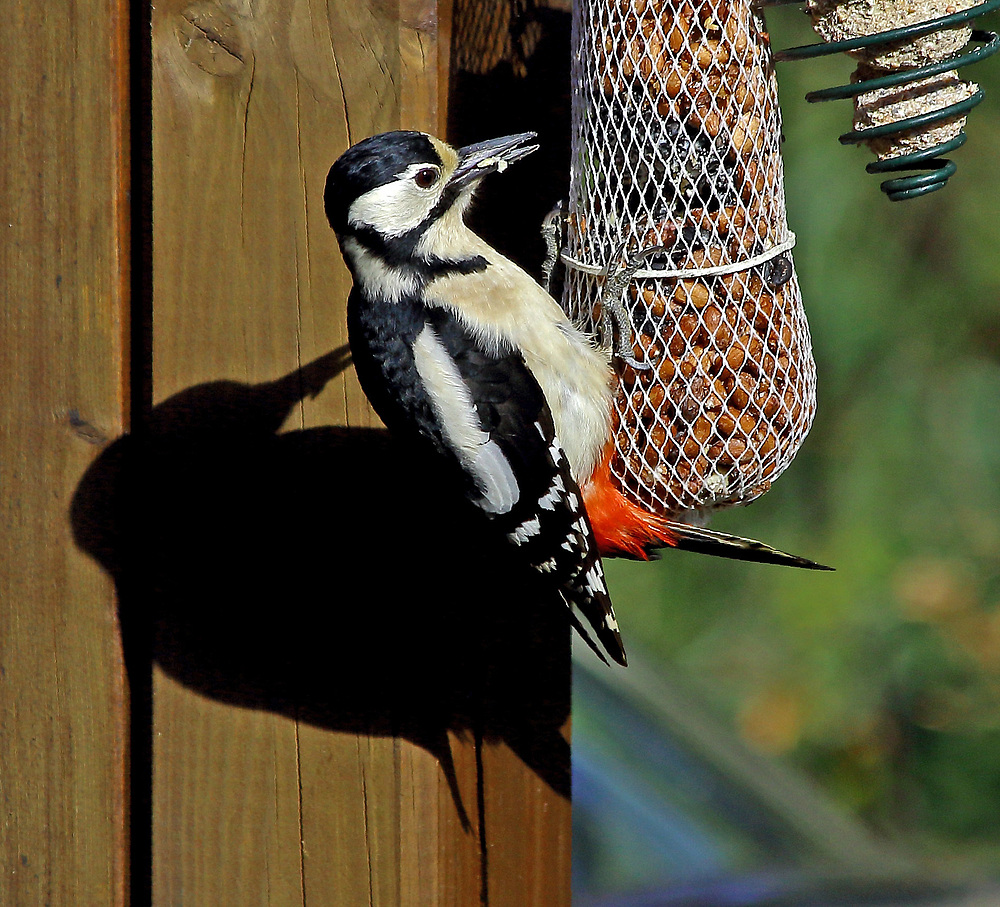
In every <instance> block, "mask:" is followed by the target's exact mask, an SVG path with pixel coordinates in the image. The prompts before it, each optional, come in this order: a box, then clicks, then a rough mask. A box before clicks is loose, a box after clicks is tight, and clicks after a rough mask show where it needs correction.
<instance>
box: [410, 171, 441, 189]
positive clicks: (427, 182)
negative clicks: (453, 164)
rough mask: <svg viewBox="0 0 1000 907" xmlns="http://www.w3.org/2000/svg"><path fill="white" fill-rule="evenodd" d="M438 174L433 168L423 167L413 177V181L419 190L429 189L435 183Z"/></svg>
mask: <svg viewBox="0 0 1000 907" xmlns="http://www.w3.org/2000/svg"><path fill="white" fill-rule="evenodd" d="M437 178H438V172H437V170H436V169H435V168H434V167H424V168H423V169H422V170H418V171H417V172H416V174H415V175H414V177H413V181H414V182H415V183H416V184H417V185H418V186H419V187H420V188H421V189H430V187H431V186H433V185H434V184H435V183H436V182H437Z"/></svg>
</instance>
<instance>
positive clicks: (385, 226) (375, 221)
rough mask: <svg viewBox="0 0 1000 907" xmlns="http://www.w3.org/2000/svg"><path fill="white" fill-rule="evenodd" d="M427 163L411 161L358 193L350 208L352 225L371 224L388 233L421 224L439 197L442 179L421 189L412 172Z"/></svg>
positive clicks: (378, 231) (398, 234)
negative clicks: (394, 174)
mask: <svg viewBox="0 0 1000 907" xmlns="http://www.w3.org/2000/svg"><path fill="white" fill-rule="evenodd" d="M428 166H430V165H428V164H411V165H410V166H409V167H407V168H406V170H405V171H403V173H401V174H400V175H399V176H398V177H397V178H396V179H394V180H392V181H391V182H389V183H385V184H384V185H382V186H376V187H375V188H374V189H369V190H368V191H367V192H366V193H365V194H364V195H360V196H358V198H356V199H355V200H354V203H353V204H352V205H351V207H350V208H349V209H348V211H347V221H348V223H349V224H350V225H351V226H352V227H371V228H372V229H373V230H375V232H376V233H379V234H381V235H382V236H385V237H389V238H391V237H394V236H402V235H403V234H404V233H409V232H410V230H414V229H416V228H417V227H419V226H420V225H421V224H422V223H423V222H424V221H425V220H426V219H427V217H428V216H429V215H430V213H431V211H433V210H434V206H435V205H436V204H437V201H438V199H439V198H440V195H441V193H440V188H439V186H440V183H439V184H438V186H435V187H433V188H431V189H421V188H420V187H419V186H417V184H416V183H415V182H413V179H412V177H413V175H414V174H415V173H416V172H417V171H418V170H423V169H424V168H426V167H428Z"/></svg>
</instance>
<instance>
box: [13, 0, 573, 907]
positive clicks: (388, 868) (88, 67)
mask: <svg viewBox="0 0 1000 907" xmlns="http://www.w3.org/2000/svg"><path fill="white" fill-rule="evenodd" d="M5 13H6V15H5V22H4V25H3V27H2V28H0V54H2V59H3V60H4V63H5V69H6V73H5V78H4V79H3V80H0V116H2V117H3V120H2V125H0V154H2V157H3V167H2V169H0V235H2V238H0V256H2V257H0V279H2V280H3V283H4V289H5V294H4V299H3V302H2V305H3V310H2V313H0V388H2V391H3V397H4V402H3V405H2V406H0V419H2V430H0V527H2V528H0V533H2V553H0V558H2V561H0V708H2V713H0V721H2V725H0V810H2V823H0V903H2V904H4V905H8V907H15V905H16V907H20V905H36V904H49V905H53V907H59V905H74V907H76V905H105V904H107V905H123V904H128V903H131V904H133V905H140V904H143V903H147V902H149V903H152V904H155V905H158V907H159V905H164V907H167V905H170V907H173V905H181V904H183V905H197V907H201V905H205V907H225V905H239V907H247V905H257V904H260V905H265V904H266V905H305V904H308V905H310V907H315V905H323V907H327V905H361V904H375V905H410V904H412V905H437V904H442V905H463V907H464V905H470V904H485V903H488V904H490V905H504V904H510V905H531V904H538V905H546V907H548V905H558V904H565V903H568V901H569V816H570V801H569V744H568V713H569V636H568V630H567V628H566V627H565V625H564V624H562V623H560V622H559V621H546V620H544V619H542V618H540V617H539V616H538V614H537V609H534V611H533V610H532V608H531V607H530V596H526V595H525V593H524V590H523V589H522V588H521V587H520V586H519V585H518V580H517V578H516V576H515V575H514V571H513V570H512V569H510V568H508V567H507V566H505V565H503V564H502V557H503V553H502V552H496V551H491V550H490V549H489V546H488V544H487V543H486V542H485V541H483V540H477V539H471V538H468V532H467V531H465V530H464V529H462V528H459V530H458V531H457V532H456V527H455V523H454V519H456V518H455V517H454V516H453V515H451V514H448V513H447V512H445V510H444V509H443V508H442V506H441V505H440V503H439V501H438V500H437V499H436V497H435V495H434V488H433V477H432V476H429V475H428V474H427V473H426V472H424V471H422V470H419V469H417V468H416V467H415V466H414V465H413V464H410V463H407V462H405V461H402V462H401V461H400V458H399V457H398V455H397V452H396V451H395V450H394V448H393V447H392V445H391V444H390V443H389V442H387V440H386V439H385V437H384V436H383V434H382V433H381V432H379V431H378V430H377V426H376V425H375V420H374V418H373V416H372V415H371V413H370V411H369V409H368V407H367V404H366V402H365V401H364V399H363V396H362V394H361V393H360V390H359V388H358V386H357V383H356V381H355V379H354V377H353V372H352V370H351V368H350V363H349V358H348V356H347V352H346V349H345V344H346V336H345V325H344V303H345V299H346V295H347V292H348V288H349V278H348V276H347V273H346V270H345V268H344V266H343V263H342V261H341V258H340V255H339V252H338V251H337V248H336V241H335V238H334V236H333V234H332V232H331V231H330V229H329V227H328V226H327V224H326V220H325V216H324V212H323V204H322V195H323V185H324V180H325V176H326V172H327V170H328V168H329V166H330V164H331V163H332V161H333V160H334V159H335V158H336V157H337V155H338V154H339V153H340V152H341V151H343V150H344V149H345V148H346V147H347V146H348V144H350V143H351V142H352V141H356V140H357V139H359V138H362V137H363V136H365V135H368V134H371V133H374V132H378V131H382V130H386V129H392V128H397V127H406V128H420V129H425V130H428V131H433V132H436V133H438V134H445V132H446V121H447V117H446V113H447V97H448V86H449V77H448V72H449V70H448V60H449V27H448V26H449V21H450V18H449V16H450V9H449V4H448V2H447V0H439V2H435V0H399V2H388V3H387V2H381V0H326V2H319V3H312V2H309V0H274V2H270V3H262V2H260V3H251V2H249V0H194V2H190V0H161V2H158V3H156V4H155V5H154V6H153V7H152V8H149V7H145V6H143V5H142V4H129V3H126V2H125V0H98V2H93V3H82V2H71V0H53V2H51V3H48V4H45V7H44V14H43V11H42V9H41V7H39V6H38V5H37V4H31V3H28V2H27V0H14V2H12V3H10V4H8V8H7V9H6V10H5ZM481 137H487V136H486V135H485V134H484V135H483V136H481ZM526 627H530V628H531V632H530V633H528V632H526Z"/></svg>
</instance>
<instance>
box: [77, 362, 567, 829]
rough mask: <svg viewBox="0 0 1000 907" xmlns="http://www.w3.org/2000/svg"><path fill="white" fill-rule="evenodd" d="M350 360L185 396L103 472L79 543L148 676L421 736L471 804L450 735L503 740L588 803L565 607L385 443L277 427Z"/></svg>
mask: <svg viewBox="0 0 1000 907" xmlns="http://www.w3.org/2000/svg"><path fill="white" fill-rule="evenodd" d="M348 362H349V358H348V355H347V352H346V349H340V350H337V351H334V352H333V353H330V354H328V355H326V356H324V357H322V358H320V359H318V360H316V361H314V362H312V363H310V364H309V365H306V366H305V367H303V368H302V369H300V370H298V371H295V372H293V373H291V374H289V375H287V376H285V377H283V378H281V379H279V380H277V381H274V382H270V383H264V384H258V385H248V384H240V383H237V382H231V381H219V382H213V383H208V384H202V385H198V386H196V387H191V388H188V389H187V390H184V391H182V392H181V393H178V394H177V395H175V396H174V397H171V398H170V399H168V400H166V401H164V402H163V403H161V404H159V405H158V406H155V407H153V409H152V410H151V412H150V413H149V414H148V416H147V418H146V419H145V420H144V426H143V429H142V431H141V432H140V433H135V434H133V435H130V436H125V437H122V438H119V439H118V440H117V441H115V442H114V443H113V444H111V445H110V446H109V447H108V448H107V449H106V450H105V451H104V453H103V454H102V455H101V456H100V457H99V458H98V459H97V461H96V462H95V463H94V464H93V466H92V467H91V468H90V469H89V470H88V472H87V473H86V474H85V476H84V477H83V479H82V480H81V482H80V485H79V487H78V488H77V491H76V494H75V497H74V500H73V504H72V512H71V517H72V525H73V531H74V534H75V538H76V540H77V543H78V544H79V545H80V547H82V548H83V549H84V550H85V551H87V552H88V553H89V554H91V555H92V556H93V557H94V558H95V559H97V560H98V561H99V562H100V563H101V564H102V565H103V566H104V567H105V569H107V570H108V572H109V573H110V574H111V575H112V576H113V577H114V580H115V582H116V584H117V587H118V592H119V603H120V612H121V621H122V629H123V637H124V644H125V650H126V667H127V669H128V672H129V677H130V680H131V681H136V680H137V679H138V680H139V681H141V680H142V678H145V677H147V676H148V672H149V668H150V663H151V660H155V661H156V662H157V663H159V664H160V665H161V666H162V667H163V668H164V669H165V670H166V671H168V672H169V673H170V674H172V675H173V676H174V677H176V678H177V679H179V680H180V681H182V682H183V683H184V684H186V685H187V686H189V687H191V688H192V689H195V690H197V691H198V692H200V693H202V694H204V695H206V696H212V697H214V698H217V699H220V700H224V701H226V702H231V703H234V704H237V705H240V706H245V707H251V708H258V709H268V710H271V711H275V712H281V713H284V714H287V715H290V716H292V717H294V718H296V719H300V720H302V721H306V722H310V723H312V724H315V725H318V726H321V727H327V728H333V729H337V730H342V731H350V732H354V733H364V734H374V735H393V736H400V737H404V738H406V739H408V740H410V741H412V742H413V743H415V744H417V745H419V746H421V747H424V748H425V749H427V750H428V751H430V752H431V753H433V754H434V755H435V756H436V757H437V758H438V759H439V760H440V762H441V765H442V768H443V771H444V772H445V773H446V774H447V775H448V777H449V781H450V782H451V783H452V790H453V792H454V793H455V794H456V796H457V788H455V786H454V775H453V772H452V768H451V764H452V763H451V757H450V751H449V743H448V738H447V732H448V731H449V730H454V731H459V732H469V733H470V734H474V735H475V737H476V739H483V740H487V741H490V740H502V741H505V742H506V743H507V744H508V745H509V746H510V747H511V748H512V749H513V750H514V751H515V752H516V753H517V754H518V755H519V756H520V757H521V758H522V759H523V760H524V762H525V763H526V764H527V765H528V766H530V767H531V768H532V769H533V770H534V771H535V772H536V773H537V774H538V776H539V777H540V778H542V779H543V780H544V781H545V782H546V783H547V784H548V785H550V786H551V787H552V788H553V789H554V790H556V791H557V792H558V793H560V794H561V795H563V796H569V785H570V762H569V747H568V745H567V744H566V741H565V740H564V739H563V737H562V735H561V733H560V728H561V727H562V725H563V723H564V721H565V720H566V718H567V715H568V710H569V683H570V669H569V644H568V634H569V624H568V619H567V615H566V612H565V610H564V608H563V606H562V605H561V604H560V603H559V602H557V601H551V602H550V601H542V600H540V599H539V594H540V593H539V592H538V590H537V588H533V587H532V586H531V584H530V577H528V576H526V575H525V574H524V573H522V572H521V569H520V568H519V565H518V564H516V563H515V562H514V561H513V559H512V558H511V557H510V556H509V552H508V550H507V548H508V546H507V545H506V544H504V543H502V540H500V539H497V538H494V537H493V536H492V534H491V533H490V532H488V531H487V532H484V531H483V530H484V529H485V528H487V527H485V526H483V525H481V524H480V522H479V520H478V519H477V517H478V515H477V514H476V513H474V512H473V511H471V510H470V509H467V505H465V503H464V502H463V501H461V500H456V499H453V498H452V497H450V496H449V494H448V488H449V484H448V483H447V482H446V481H445V480H443V479H441V478H440V477H439V476H438V475H436V474H435V471H434V465H433V464H430V463H425V462H421V461H420V459H419V458H418V457H417V456H415V455H414V454H413V452H411V451H409V450H407V449H404V448H403V447H401V446H400V445H398V444H397V443H395V442H394V441H393V440H391V439H390V438H389V437H388V436H387V434H386V433H385V432H383V431H377V430H366V429H350V428H334V427H325V428H313V429H306V430H301V431H288V432H285V433H281V434H279V433H278V430H279V428H280V426H281V425H282V423H283V422H284V420H285V419H286V417H287V416H288V414H289V412H290V411H291V410H292V408H293V407H294V406H295V405H296V403H298V401H299V400H301V399H303V398H304V397H305V396H307V395H315V394H317V393H319V392H320V391H321V390H322V388H323V387H324V386H325V384H326V383H327V381H329V380H330V379H331V378H332V377H334V376H335V375H336V374H337V373H338V372H340V371H341V370H342V369H344V368H345V367H346V366H347V364H348ZM139 685H140V687H141V682H140V684H139ZM474 806H475V804H461V803H459V804H458V808H459V811H460V815H461V814H462V810H463V807H464V809H465V810H471V809H473V808H474Z"/></svg>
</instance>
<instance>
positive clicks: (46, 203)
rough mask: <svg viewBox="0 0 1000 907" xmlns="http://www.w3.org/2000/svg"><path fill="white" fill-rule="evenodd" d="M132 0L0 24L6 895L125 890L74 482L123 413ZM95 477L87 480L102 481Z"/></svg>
mask: <svg viewBox="0 0 1000 907" xmlns="http://www.w3.org/2000/svg"><path fill="white" fill-rule="evenodd" d="M127 9H128V6H127V4H125V3H123V2H119V0H103V2H97V3H89V4H80V3H73V2H68V0H54V2H52V3H49V4H46V5H45V8H44V10H42V9H41V8H40V7H38V6H37V5H35V4H31V3H27V2H21V3H9V4H5V8H4V16H3V19H4V21H3V26H2V27H0V55H2V58H3V61H4V77H3V79H2V80H0V212H2V213H0V282H2V284H3V292H2V294H0V295H2V299H3V302H2V311H0V388H2V389H3V405H2V406H0V903H3V904H4V905H9V907H20V905H25V907H27V905H35V904H51V905H54V907H56V905H58V907H63V905H66V907H68V905H76V904H108V905H116V907H120V905H123V904H124V903H125V902H126V897H127V891H126V875H127V868H126V862H127V858H128V848H127V832H126V809H127V804H126V796H125V761H126V755H127V754H126V740H127V722H126V714H127V712H126V706H127V703H126V698H125V683H124V674H123V665H122V657H121V646H120V640H119V633H118V628H117V621H116V613H115V599H114V592H113V587H112V583H111V580H110V578H109V577H108V576H107V575H106V574H104V573H103V572H102V571H101V569H100V567H99V566H98V565H97V563H95V562H94V561H93V560H92V559H90V558H88V557H87V556H86V555H85V554H84V553H83V552H82V551H81V550H79V548H78V547H77V543H79V544H80V545H82V546H84V547H97V546H98V545H99V544H100V541H99V532H98V531H97V528H96V527H93V526H90V525H88V524H87V523H86V522H84V521H81V520H80V519H77V517H79V515H80V512H81V510H85V509H87V508H86V506H85V504H86V503H87V502H81V501H80V500H79V498H75V494H77V488H78V483H80V480H81V477H82V476H83V475H84V473H85V471H86V470H87V468H88V466H89V464H90V463H91V462H92V461H93V460H94V459H95V457H97V456H98V454H99V453H100V451H101V449H102V447H103V446H104V445H105V444H106V443H107V442H109V441H110V440H111V439H113V438H115V437H116V436H118V435H120V434H121V433H122V431H124V429H125V427H126V412H127V405H128V400H127V387H128V381H127V359H126V353H127V343H126V338H127V334H128V319H127V308H128V252H129V229H128V222H127V216H126V215H127V210H126V192H127V188H128V173H129V162H128V148H127V145H128V142H127V137H128V108H127V95H126V88H127V84H128V70H127V66H128V62H127V58H126V47H127V36H128V22H127V16H126V13H127ZM88 492H92V493H94V494H99V493H100V489H98V488H89V489H88Z"/></svg>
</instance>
